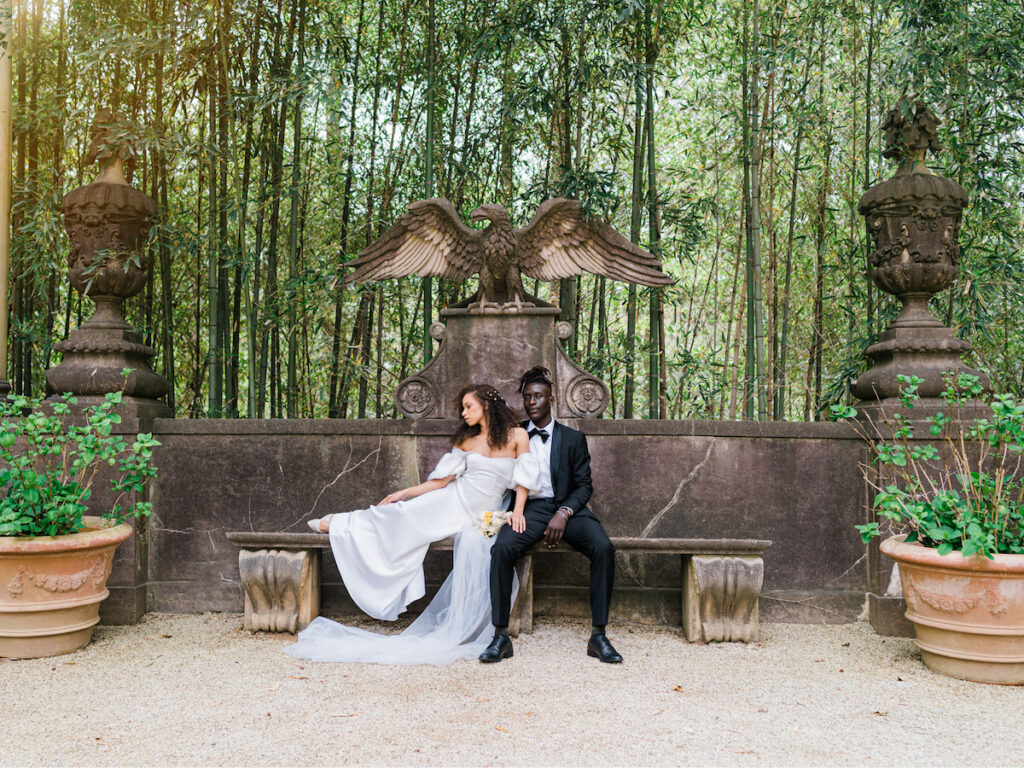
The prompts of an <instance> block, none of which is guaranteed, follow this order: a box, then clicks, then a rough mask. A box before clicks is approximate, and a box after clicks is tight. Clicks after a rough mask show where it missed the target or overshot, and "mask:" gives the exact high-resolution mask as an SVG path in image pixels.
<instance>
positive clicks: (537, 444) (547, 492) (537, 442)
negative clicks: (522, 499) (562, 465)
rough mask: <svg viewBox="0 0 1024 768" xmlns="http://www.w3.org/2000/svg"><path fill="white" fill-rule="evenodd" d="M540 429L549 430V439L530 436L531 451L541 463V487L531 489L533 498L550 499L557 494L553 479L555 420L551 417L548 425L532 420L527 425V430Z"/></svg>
mask: <svg viewBox="0 0 1024 768" xmlns="http://www.w3.org/2000/svg"><path fill="white" fill-rule="evenodd" d="M534 429H539V430H540V431H541V432H547V434H548V439H547V440H546V441H545V440H543V439H542V438H541V436H540V435H534V436H533V437H531V438H530V453H532V454H533V455H534V456H536V457H537V461H538V462H539V463H540V488H538V489H537V490H535V491H530V498H531V499H550V498H551V497H552V496H554V495H555V486H554V483H553V482H552V481H551V442H552V437H553V436H554V429H555V420H554V418H552V419H551V421H549V422H548V423H547V425H546V426H543V427H538V426H537V425H536V424H534V423H533V422H532V421H531V422H530V423H529V424H527V425H526V431H527V432H530V431H531V430H534Z"/></svg>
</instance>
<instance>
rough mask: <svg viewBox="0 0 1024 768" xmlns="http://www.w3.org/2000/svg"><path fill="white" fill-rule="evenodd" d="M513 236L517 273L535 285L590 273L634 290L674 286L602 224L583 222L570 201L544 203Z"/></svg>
mask: <svg viewBox="0 0 1024 768" xmlns="http://www.w3.org/2000/svg"><path fill="white" fill-rule="evenodd" d="M516 237H517V241H516V242H517V245H518V247H519V251H518V262H519V268H520V269H521V270H522V271H523V272H525V273H526V274H527V275H529V276H530V277H533V278H536V279H539V280H545V281H548V280H557V279H559V278H562V277H573V276H575V275H578V274H580V273H581V272H591V273H593V274H595V275H603V276H605V277H610V278H612V279H613V280H622V281H624V282H627V283H639V284H640V285H649V286H662V285H670V284H672V283H673V282H674V281H673V280H672V278H670V277H669V276H668V275H666V274H665V273H664V272H662V271H661V262H660V261H658V259H656V258H655V257H654V256H653V255H651V254H650V253H648V252H647V251H645V250H643V249H642V248H640V247H638V246H636V245H633V243H631V242H630V241H629V240H627V239H626V238H624V237H623V236H622V235H620V234H619V233H618V232H616V231H615V230H614V229H612V228H611V227H609V226H608V225H607V224H605V223H604V222H603V221H599V220H597V219H590V220H588V219H587V217H586V214H585V213H584V211H583V209H582V208H581V207H580V205H579V203H578V202H577V201H575V200H566V199H565V198H552V199H551V200H546V201H544V203H542V204H541V206H540V208H538V209H537V213H535V214H534V216H533V219H531V220H530V223H529V224H527V225H526V226H525V227H523V228H522V229H520V230H517V231H516Z"/></svg>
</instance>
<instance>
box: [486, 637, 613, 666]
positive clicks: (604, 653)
mask: <svg viewBox="0 0 1024 768" xmlns="http://www.w3.org/2000/svg"><path fill="white" fill-rule="evenodd" d="M587 656H593V657H594V658H595V659H600V660H601V661H603V662H605V663H606V664H621V663H622V656H620V655H619V652H618V651H616V650H615V648H613V647H612V644H611V643H609V642H608V638H607V637H605V636H604V635H591V636H590V642H588V643H587ZM481 658H483V657H481Z"/></svg>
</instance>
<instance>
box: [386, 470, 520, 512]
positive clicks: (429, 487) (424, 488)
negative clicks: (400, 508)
mask: <svg viewBox="0 0 1024 768" xmlns="http://www.w3.org/2000/svg"><path fill="white" fill-rule="evenodd" d="M454 479H455V475H448V477H435V478H434V479H433V480H427V481H426V482H425V483H420V484H419V485H414V486H412V487H411V488H403V489H402V490H400V491H395V492H394V493H389V494H388V495H387V496H385V497H384V498H383V499H381V500H380V501H378V502H377V506H380V505H381V504H393V503H394V502H396V501H407V500H409V499H414V498H416V497H417V496H422V495H423V494H424V493H430V492H431V491H436V490H438V489H439V488H444V487H445V486H446V485H448V483H450V482H451V481H452V480H454ZM524 503H525V502H524Z"/></svg>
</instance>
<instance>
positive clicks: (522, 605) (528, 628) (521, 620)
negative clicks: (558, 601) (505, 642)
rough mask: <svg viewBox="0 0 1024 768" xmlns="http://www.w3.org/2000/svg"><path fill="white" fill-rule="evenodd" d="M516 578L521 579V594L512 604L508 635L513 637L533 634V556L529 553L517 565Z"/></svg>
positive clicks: (519, 593) (518, 593)
mask: <svg viewBox="0 0 1024 768" xmlns="http://www.w3.org/2000/svg"><path fill="white" fill-rule="evenodd" d="M516 576H517V577H518V579H519V592H517V593H516V601H515V603H513V604H512V613H511V614H510V615H509V619H508V633H509V635H510V636H511V637H519V634H520V633H522V634H524V635H532V634H533V555H531V554H529V553H527V554H525V555H523V556H522V557H521V558H519V561H518V562H517V563H516Z"/></svg>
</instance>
